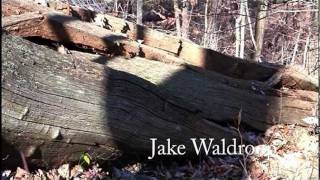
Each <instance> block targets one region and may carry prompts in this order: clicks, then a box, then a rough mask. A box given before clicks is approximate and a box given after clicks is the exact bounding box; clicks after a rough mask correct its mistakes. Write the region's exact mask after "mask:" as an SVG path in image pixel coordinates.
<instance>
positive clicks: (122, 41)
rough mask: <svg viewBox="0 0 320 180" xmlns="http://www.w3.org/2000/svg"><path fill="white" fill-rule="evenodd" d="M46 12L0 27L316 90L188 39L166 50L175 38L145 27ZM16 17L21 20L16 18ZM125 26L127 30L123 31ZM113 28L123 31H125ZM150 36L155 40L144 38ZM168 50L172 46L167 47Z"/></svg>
mask: <svg viewBox="0 0 320 180" xmlns="http://www.w3.org/2000/svg"><path fill="white" fill-rule="evenodd" d="M50 12H52V11H49V10H48V11H47V13H49V15H47V14H43V21H42V22H39V18H40V17H39V15H38V14H34V23H29V22H27V23H26V22H25V21H24V19H26V17H29V16H30V14H26V15H24V14H23V15H18V16H9V17H4V18H3V19H2V20H3V25H2V26H3V28H4V29H6V30H8V31H9V32H11V33H14V34H17V35H21V36H40V37H43V38H47V39H51V40H55V41H60V42H69V43H70V42H72V43H75V44H82V45H86V46H89V47H92V48H95V49H97V50H101V51H105V52H107V53H116V54H125V55H126V56H128V57H134V56H142V57H144V58H146V59H153V60H157V61H162V62H166V63H171V64H185V63H189V64H191V65H195V66H198V67H202V68H205V69H208V70H212V71H215V72H218V73H220V74H223V75H226V76H230V77H233V78H237V79H244V80H257V81H265V82H266V83H265V84H268V82H270V81H273V84H271V85H272V86H275V85H277V86H285V87H288V88H291V89H298V90H299V89H301V90H312V91H317V90H318V82H317V81H316V80H315V79H312V78H310V77H309V76H307V75H305V74H302V73H301V72H298V71H293V70H292V69H290V68H289V69H288V68H284V67H280V66H274V65H267V64H258V63H255V62H249V61H245V60H242V59H237V58H234V57H230V56H226V55H223V54H221V53H218V52H215V51H213V50H210V49H205V48H202V47H200V46H198V45H196V44H194V43H191V42H189V41H184V40H179V43H178V44H180V46H179V48H178V49H179V52H176V51H175V50H171V51H169V50H168V49H164V46H165V45H164V44H168V47H170V45H171V44H176V43H177V42H176V38H175V37H173V36H169V35H166V34H163V33H160V32H156V31H154V30H150V29H149V28H146V27H140V30H137V27H135V26H134V24H133V23H130V22H126V21H124V20H121V19H119V18H115V17H112V16H108V15H105V16H106V18H107V19H108V23H109V24H110V26H111V27H112V28H111V31H108V30H106V29H104V28H100V27H96V26H95V25H93V24H90V23H85V22H81V21H79V20H78V19H75V18H72V17H68V16H63V15H61V14H56V13H50ZM19 19H21V20H20V21H19ZM29 19H30V18H28V20H29ZM31 22H32V21H31ZM128 27H129V28H128ZM126 28H127V31H124V29H126ZM128 29H129V30H128ZM138 29H139V28H138ZM113 31H117V32H126V34H123V33H115V32H113ZM138 31H140V33H142V34H144V36H143V37H144V38H146V39H144V40H145V42H144V44H139V43H137V42H136V41H133V39H135V38H134V37H133V34H134V33H138ZM136 36H137V35H136ZM158 37H161V39H168V37H171V38H169V39H171V40H169V39H168V40H161V39H157V38H158ZM153 38H154V39H155V40H156V41H155V42H158V43H153V41H151V40H150V41H148V40H147V39H153ZM159 44H162V45H159ZM163 49H164V50H163ZM169 49H175V48H172V47H170V48H169ZM275 76H276V78H275ZM274 79H276V81H274ZM272 86H271V87H272Z"/></svg>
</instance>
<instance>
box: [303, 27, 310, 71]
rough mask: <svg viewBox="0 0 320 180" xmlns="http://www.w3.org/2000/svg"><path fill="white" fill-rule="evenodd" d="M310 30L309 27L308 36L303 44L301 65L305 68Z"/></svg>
mask: <svg viewBox="0 0 320 180" xmlns="http://www.w3.org/2000/svg"><path fill="white" fill-rule="evenodd" d="M310 36H311V30H310V29H309V33H308V37H307V40H306V45H305V46H304V53H303V67H304V68H305V69H306V68H307V59H308V50H309V42H310Z"/></svg>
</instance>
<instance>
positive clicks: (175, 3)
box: [173, 0, 181, 37]
mask: <svg viewBox="0 0 320 180" xmlns="http://www.w3.org/2000/svg"><path fill="white" fill-rule="evenodd" d="M173 8H174V16H175V19H176V31H177V36H178V37H181V19H180V13H181V10H180V9H179V6H178V0H173Z"/></svg>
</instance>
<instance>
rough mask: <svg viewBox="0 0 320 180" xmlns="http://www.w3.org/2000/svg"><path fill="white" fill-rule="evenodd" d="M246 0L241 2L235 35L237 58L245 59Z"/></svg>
mask: <svg viewBox="0 0 320 180" xmlns="http://www.w3.org/2000/svg"><path fill="white" fill-rule="evenodd" d="M246 4H247V1H246V0H240V12H239V14H240V15H239V17H238V18H237V19H236V26H235V33H236V54H235V56H236V57H239V58H244V42H245V25H246V24H245V23H246V22H245V20H246V18H245V13H246V9H245V8H246Z"/></svg>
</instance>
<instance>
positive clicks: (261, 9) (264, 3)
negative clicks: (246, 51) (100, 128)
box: [252, 0, 268, 61]
mask: <svg viewBox="0 0 320 180" xmlns="http://www.w3.org/2000/svg"><path fill="white" fill-rule="evenodd" d="M267 10H268V0H259V1H258V12H257V17H256V26H255V40H256V48H257V49H256V51H255V53H254V54H253V58H252V60H253V61H259V60H260V57H261V52H262V47H263V37H264V31H265V24H266V19H267Z"/></svg>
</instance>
